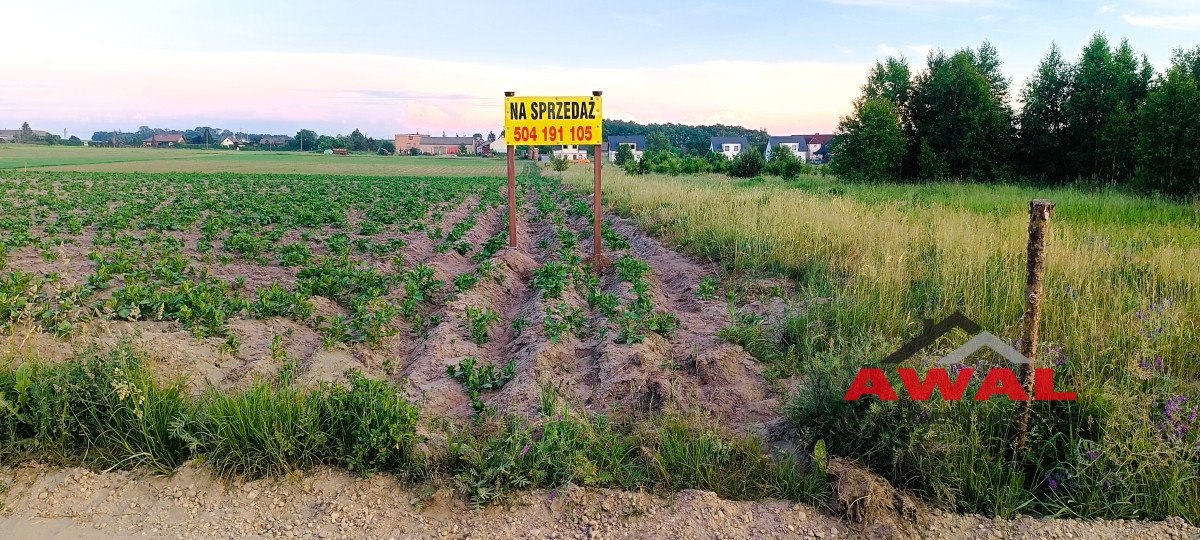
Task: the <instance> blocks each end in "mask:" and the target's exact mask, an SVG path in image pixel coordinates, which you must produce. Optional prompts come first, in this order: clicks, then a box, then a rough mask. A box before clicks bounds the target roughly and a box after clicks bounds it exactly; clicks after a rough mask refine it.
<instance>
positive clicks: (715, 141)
mask: <svg viewBox="0 0 1200 540" xmlns="http://www.w3.org/2000/svg"><path fill="white" fill-rule="evenodd" d="M709 146H710V149H711V150H712V151H713V152H715V153H717V154H725V157H727V158H729V159H733V158H735V157H737V155H738V154H740V153H742V151H743V150H745V149H747V148H750V141H749V140H748V139H746V138H745V137H713V138H711V139H709Z"/></svg>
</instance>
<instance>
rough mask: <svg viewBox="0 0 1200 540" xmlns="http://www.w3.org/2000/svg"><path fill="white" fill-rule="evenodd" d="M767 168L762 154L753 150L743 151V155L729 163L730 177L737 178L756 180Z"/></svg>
mask: <svg viewBox="0 0 1200 540" xmlns="http://www.w3.org/2000/svg"><path fill="white" fill-rule="evenodd" d="M765 167H766V162H765V161H764V160H763V156H762V154H760V153H758V150H755V149H753V148H747V149H745V150H742V153H740V154H738V155H737V157H735V158H733V161H731V162H730V163H729V175H730V176H733V177H736V178H754V177H755V176H758V175H760V174H762V172H763V169H764V168H765Z"/></svg>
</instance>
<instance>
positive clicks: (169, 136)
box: [142, 133, 187, 148]
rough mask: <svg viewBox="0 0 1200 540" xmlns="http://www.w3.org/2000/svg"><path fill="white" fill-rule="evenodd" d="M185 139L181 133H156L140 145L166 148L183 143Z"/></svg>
mask: <svg viewBox="0 0 1200 540" xmlns="http://www.w3.org/2000/svg"><path fill="white" fill-rule="evenodd" d="M185 143H187V140H185V139H184V138H183V134H181V133H157V134H155V135H152V136H150V137H149V138H148V139H146V140H143V141H142V146H150V147H153V148H166V147H168V146H175V145H177V144H185Z"/></svg>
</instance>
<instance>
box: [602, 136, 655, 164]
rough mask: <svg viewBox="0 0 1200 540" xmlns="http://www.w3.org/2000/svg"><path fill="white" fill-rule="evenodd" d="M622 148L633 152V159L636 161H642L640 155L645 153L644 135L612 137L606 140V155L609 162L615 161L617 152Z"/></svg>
mask: <svg viewBox="0 0 1200 540" xmlns="http://www.w3.org/2000/svg"><path fill="white" fill-rule="evenodd" d="M622 146H628V147H629V150H630V151H631V152H633V159H634V160H636V161H641V160H642V154H643V153H645V152H646V137H645V136H644V135H613V136H611V137H609V138H608V148H607V149H606V152H607V154H608V160H609V161H616V160H617V151H618V150H620V149H621V147H622Z"/></svg>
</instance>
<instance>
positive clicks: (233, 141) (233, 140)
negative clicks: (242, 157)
mask: <svg viewBox="0 0 1200 540" xmlns="http://www.w3.org/2000/svg"><path fill="white" fill-rule="evenodd" d="M221 146H224V147H225V148H241V147H243V146H246V141H244V140H242V139H239V138H238V137H237V135H230V136H228V137H225V138H224V139H221Z"/></svg>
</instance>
